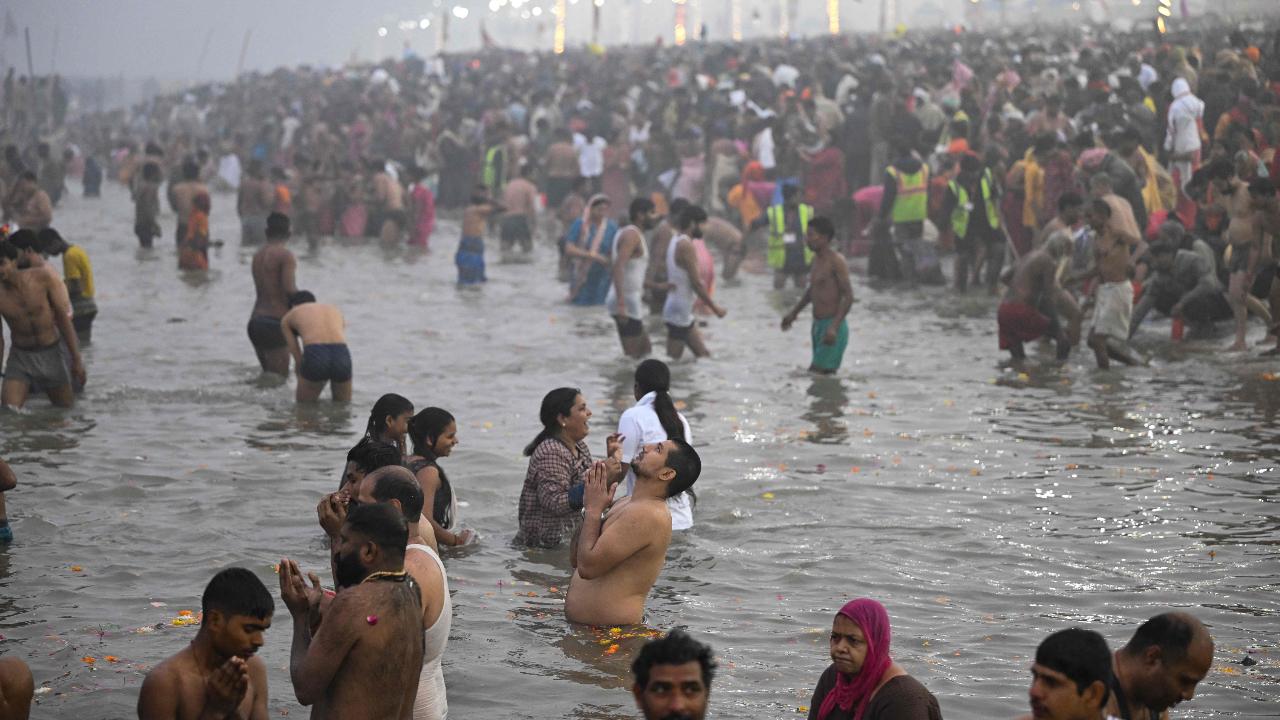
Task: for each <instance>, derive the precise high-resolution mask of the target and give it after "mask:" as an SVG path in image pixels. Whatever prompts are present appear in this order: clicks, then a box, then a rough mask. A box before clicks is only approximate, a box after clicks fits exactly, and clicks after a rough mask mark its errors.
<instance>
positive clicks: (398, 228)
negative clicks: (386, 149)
mask: <svg viewBox="0 0 1280 720" xmlns="http://www.w3.org/2000/svg"><path fill="white" fill-rule="evenodd" d="M369 169H370V170H371V171H372V172H373V203H374V207H375V208H376V210H375V212H376V214H377V216H378V217H381V218H382V225H380V226H379V229H378V235H379V237H380V238H381V240H382V242H384V243H388V244H389V243H398V242H400V238H401V236H403V235H404V231H405V228H407V227H408V226H409V218H408V216H407V215H405V212H404V187H403V186H402V185H401V184H400V183H399V182H398V181H397V180H395V179H394V178H392V177H391V174H390V173H388V172H387V164H386V162H384V161H380V160H376V161H374V162H373V163H371V167H370V168H369Z"/></svg>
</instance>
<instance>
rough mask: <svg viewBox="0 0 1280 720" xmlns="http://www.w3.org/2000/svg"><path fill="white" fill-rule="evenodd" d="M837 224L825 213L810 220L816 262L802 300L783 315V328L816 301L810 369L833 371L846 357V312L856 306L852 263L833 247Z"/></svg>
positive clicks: (809, 239) (809, 235) (808, 240)
mask: <svg viewBox="0 0 1280 720" xmlns="http://www.w3.org/2000/svg"><path fill="white" fill-rule="evenodd" d="M835 234H836V228H835V225H833V224H832V223H831V221H830V220H829V219H827V218H824V217H816V218H814V219H812V220H810V221H809V232H808V233H807V234H806V235H805V242H806V243H808V245H809V249H810V250H812V251H813V265H812V266H811V267H810V269H809V286H808V287H806V288H805V289H804V295H801V296H800V301H799V302H797V303H796V306H795V307H794V308H792V309H791V312H789V313H787V314H786V316H785V317H783V318H782V329H783V331H786V330H790V329H791V324H792V323H794V322H795V321H796V318H798V317H800V311H801V310H804V306H805V305H808V304H809V303H810V301H812V302H813V329H812V330H811V331H810V333H809V335H810V337H811V339H812V341H813V360H812V362H810V363H809V372H815V373H821V374H823V375H834V374H835V372H836V371H837V370H839V369H840V361H841V360H843V359H844V349H845V347H846V346H847V345H848V344H849V323H847V322H845V315H847V314H848V313H849V308H851V307H853V286H852V285H851V284H850V283H849V265H848V264H847V263H845V261H844V258H843V257H841V256H840V253H838V252H836V251H835V248H833V247H831V241H832V240H833V239H834V238H835Z"/></svg>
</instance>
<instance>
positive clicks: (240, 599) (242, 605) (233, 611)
mask: <svg viewBox="0 0 1280 720" xmlns="http://www.w3.org/2000/svg"><path fill="white" fill-rule="evenodd" d="M214 610H217V611H218V612H220V613H222V614H223V615H225V616H227V617H231V616H233V615H244V616H245V617H254V618H258V619H259V620H265V619H266V618H268V617H270V616H271V615H273V614H275V611H276V601H275V600H273V599H272V598H271V593H270V592H268V591H267V586H266V585H263V584H262V581H261V580H259V579H258V576H257V575H254V574H253V573H252V572H250V571H248V570H246V569H244V568H241V567H230V568H227V569H226V570H223V571H221V572H219V573H218V574H217V575H214V576H213V579H212V580H210V581H209V584H208V585H205V587H204V595H202V596H201V597H200V612H201V613H203V615H204V616H205V617H208V616H209V613H210V612H212V611H214Z"/></svg>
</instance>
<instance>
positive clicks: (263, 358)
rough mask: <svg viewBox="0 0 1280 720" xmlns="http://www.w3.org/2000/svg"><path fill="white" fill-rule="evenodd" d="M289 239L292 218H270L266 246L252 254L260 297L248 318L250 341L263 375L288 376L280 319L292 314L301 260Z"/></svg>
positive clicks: (254, 278) (273, 214) (254, 285)
mask: <svg viewBox="0 0 1280 720" xmlns="http://www.w3.org/2000/svg"><path fill="white" fill-rule="evenodd" d="M288 239H289V218H288V216H285V215H280V214H279V213H272V214H271V215H269V216H267V244H266V245H265V246H264V247H263V248H262V249H260V250H258V252H256V253H254V255H253V287H254V290H255V291H256V293H257V298H256V299H255V300H254V303H253V314H252V315H250V316H249V342H250V343H253V350H254V352H255V353H257V355H258V363H259V364H260V365H262V370H263V372H269V373H275V374H277V375H285V376H287V375H288V374H289V350H288V349H287V348H286V347H285V342H284V333H283V332H281V329H280V318H282V317H284V314H285V313H286V312H288V311H289V296H290V295H292V294H294V293H296V292H298V285H297V281H296V280H295V279H294V273H295V272H296V271H297V269H298V261H297V259H296V258H294V256H293V253H292V252H290V251H289V248H287V247H285V246H284V245H285V242H286V241H287V240H288Z"/></svg>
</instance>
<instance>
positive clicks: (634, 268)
mask: <svg viewBox="0 0 1280 720" xmlns="http://www.w3.org/2000/svg"><path fill="white" fill-rule="evenodd" d="M627 210H628V212H627V215H628V217H629V218H630V220H631V224H630V225H627V226H626V227H624V228H622V229H621V230H619V231H618V234H617V235H616V236H614V239H613V263H612V275H613V284H612V285H611V286H610V288H609V294H608V296H606V297H605V300H604V303H605V307H607V308H609V309H610V310H609V311H610V313H612V315H613V322H614V324H616V325H617V326H618V340H619V341H621V342H622V352H624V353H626V355H627V357H633V358H641V357H644V356H646V355H648V354H649V351H650V350H651V349H652V347H651V346H650V344H649V334H648V333H646V332H645V330H644V321H643V320H642V319H641V318H642V316H643V311H642V310H641V307H642V303H643V300H644V276H645V272H646V271H647V269H648V264H649V254H650V253H649V249H648V247H647V246H646V243H645V233H646V232H648V231H649V230H651V229H652V228H653V226H654V225H655V224H657V222H658V213H657V210H655V209H654V205H653V201H652V200H650V199H648V198H636V199H634V200H632V201H631V207H629V208H628V209H627Z"/></svg>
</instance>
